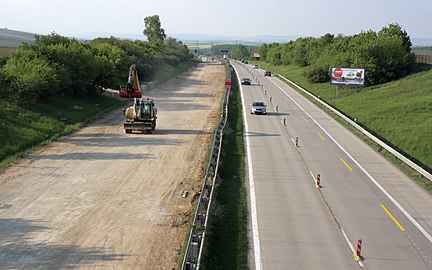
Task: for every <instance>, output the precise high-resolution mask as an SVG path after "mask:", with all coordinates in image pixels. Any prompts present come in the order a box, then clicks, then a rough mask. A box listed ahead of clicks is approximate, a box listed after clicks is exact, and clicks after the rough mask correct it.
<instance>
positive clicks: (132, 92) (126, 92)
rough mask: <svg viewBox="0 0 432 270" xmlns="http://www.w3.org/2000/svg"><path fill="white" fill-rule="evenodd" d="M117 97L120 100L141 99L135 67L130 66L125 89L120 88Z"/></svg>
mask: <svg viewBox="0 0 432 270" xmlns="http://www.w3.org/2000/svg"><path fill="white" fill-rule="evenodd" d="M119 96H120V97H122V98H141V97H142V90H141V86H140V84H139V79H138V71H137V69H136V66H135V65H132V66H131V67H130V69H129V78H128V82H127V85H126V88H124V87H121V86H120V91H119Z"/></svg>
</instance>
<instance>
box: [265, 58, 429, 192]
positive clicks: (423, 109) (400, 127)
mask: <svg viewBox="0 0 432 270" xmlns="http://www.w3.org/2000/svg"><path fill="white" fill-rule="evenodd" d="M257 64H259V65H260V66H261V67H262V68H268V69H270V70H271V71H272V72H274V73H279V74H281V75H283V76H284V77H287V78H289V79H290V80H292V81H294V82H296V83H297V84H299V85H301V86H302V87H304V88H306V89H308V90H309V91H310V92H312V93H313V94H315V95H316V96H319V97H320V98H321V99H323V100H324V101H326V102H327V103H329V104H330V105H332V106H333V107H335V108H337V109H338V110H340V111H341V112H343V113H344V114H345V115H347V116H348V117H350V118H352V119H356V120H357V123H359V124H360V125H362V126H363V127H364V128H366V129H367V130H369V131H370V132H371V133H373V134H374V135H375V136H377V137H378V138H380V139H381V140H383V141H385V142H386V143H388V144H389V145H391V146H392V147H393V148H395V149H397V150H398V151H400V152H401V153H403V154H404V155H405V156H407V157H408V158H410V159H411V160H413V161H414V162H416V163H417V164H419V165H420V166H422V167H423V168H424V169H426V170H428V171H429V172H432V156H431V155H430V153H431V152H432V144H431V143H430V142H431V141H432V132H431V131H430V130H431V127H432V66H431V65H426V64H422V65H419V66H418V70H417V71H418V72H417V73H415V74H411V75H409V76H406V77H405V78H402V79H400V80H397V81H393V82H389V83H386V84H382V85H377V86H370V87H364V88H339V89H338V88H336V86H333V85H330V84H328V83H321V84H311V83H309V82H308V81H307V80H306V78H305V77H304V76H303V71H304V70H305V69H306V68H304V67H298V66H294V65H289V66H272V65H270V64H267V63H264V62H257ZM364 140H365V141H366V142H368V140H367V139H364ZM368 143H369V142H368ZM374 148H375V149H376V150H377V151H378V152H381V153H382V154H383V153H384V152H386V151H385V150H383V149H381V147H379V146H377V145H375V146H374ZM383 155H384V156H387V159H389V160H390V161H392V162H393V163H395V164H396V165H397V166H398V167H399V168H400V169H401V170H402V171H404V172H405V173H406V174H407V175H408V176H410V177H411V178H413V179H414V180H415V181H416V182H418V183H419V184H420V185H421V186H423V187H425V188H426V190H428V191H429V192H432V186H431V184H430V183H429V182H430V181H429V180H427V179H423V178H421V177H419V176H418V173H416V172H414V171H413V170H412V169H411V168H409V167H406V168H402V167H403V166H406V165H403V166H402V164H403V163H400V162H395V160H394V158H393V157H391V156H392V155H390V154H389V155H386V154H383Z"/></svg>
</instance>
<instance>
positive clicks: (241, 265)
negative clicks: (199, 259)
mask: <svg viewBox="0 0 432 270" xmlns="http://www.w3.org/2000/svg"><path fill="white" fill-rule="evenodd" d="M234 77H235V75H234ZM235 78H236V77H235ZM244 160H245V152H244V144H243V121H242V105H241V99H240V93H239V89H238V82H237V79H233V86H232V92H231V96H230V102H229V114H228V122H227V127H226V131H225V134H224V139H223V146H222V156H221V159H220V167H219V176H220V177H221V179H222V182H221V183H220V184H218V185H217V186H216V189H215V191H214V192H215V193H214V195H213V196H214V197H213V198H214V201H213V204H212V209H211V216H210V217H209V219H210V227H209V230H208V234H207V239H206V244H205V254H204V259H203V263H204V266H205V267H204V269H247V205H246V199H247V196H246V185H245V163H244Z"/></svg>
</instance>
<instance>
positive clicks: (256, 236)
mask: <svg viewBox="0 0 432 270" xmlns="http://www.w3.org/2000/svg"><path fill="white" fill-rule="evenodd" d="M232 66H233V68H234V70H235V72H236V74H237V79H238V81H240V77H239V74H238V72H237V69H236V68H235V67H234V65H232ZM240 96H241V100H242V106H243V123H244V127H245V132H244V133H243V134H244V135H243V136H244V137H245V139H246V153H247V164H248V165H247V166H248V173H249V190H250V200H251V216H252V235H253V244H254V255H255V270H261V269H262V261H261V246H260V239H259V231H258V217H257V210H256V196H255V183H254V177H253V169H252V167H253V166H252V155H251V150H250V140H249V137H250V136H249V126H248V122H247V118H246V105H245V102H244V96H243V89H242V87H241V86H240Z"/></svg>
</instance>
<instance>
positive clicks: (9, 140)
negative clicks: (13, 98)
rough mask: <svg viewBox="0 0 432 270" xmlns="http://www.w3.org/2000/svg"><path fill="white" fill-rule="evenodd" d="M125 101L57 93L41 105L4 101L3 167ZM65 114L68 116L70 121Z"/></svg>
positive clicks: (0, 136) (0, 124)
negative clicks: (75, 97)
mask: <svg viewBox="0 0 432 270" xmlns="http://www.w3.org/2000/svg"><path fill="white" fill-rule="evenodd" d="M121 104H124V102H123V101H120V100H117V99H113V98H109V97H105V96H98V97H95V98H88V99H85V100H78V99H73V98H66V97H53V98H50V99H49V100H48V101H47V102H46V103H39V104H37V106H34V105H31V104H25V103H24V105H17V104H13V103H8V102H5V101H0V115H2V117H1V118H0V130H1V132H0V140H1V141H2V142H3V143H2V144H1V145H0V168H3V167H4V166H6V165H8V164H10V163H12V162H14V161H16V160H17V159H19V158H21V157H23V156H25V155H26V154H27V153H28V152H29V151H32V150H34V149H36V148H37V147H39V146H40V145H44V144H47V143H49V142H51V141H53V140H55V139H56V138H58V137H60V136H62V135H64V134H68V133H70V132H73V131H75V130H77V129H79V128H80V127H82V126H84V125H86V124H87V123H88V122H89V121H92V120H95V119H97V118H98V117H100V116H102V115H103V114H104V113H106V112H108V111H111V110H112V109H114V108H116V107H119V106H120V105H121ZM61 118H66V119H67V120H68V123H67V124H66V123H64V122H63V121H61Z"/></svg>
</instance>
